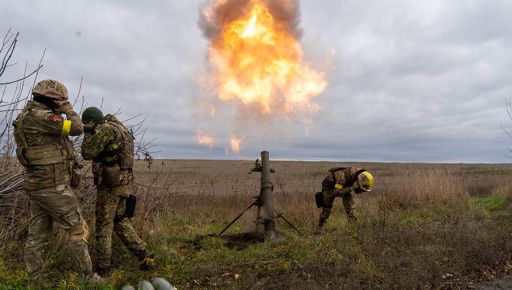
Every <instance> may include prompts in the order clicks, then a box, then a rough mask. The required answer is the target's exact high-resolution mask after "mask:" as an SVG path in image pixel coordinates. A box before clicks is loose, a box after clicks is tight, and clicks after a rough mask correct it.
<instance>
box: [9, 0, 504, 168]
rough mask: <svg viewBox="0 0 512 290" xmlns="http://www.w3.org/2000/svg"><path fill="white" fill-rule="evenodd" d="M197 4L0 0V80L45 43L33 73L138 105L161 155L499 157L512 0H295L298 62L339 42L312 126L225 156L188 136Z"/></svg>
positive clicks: (197, 59)
mask: <svg viewBox="0 0 512 290" xmlns="http://www.w3.org/2000/svg"><path fill="white" fill-rule="evenodd" d="M204 3H205V2H204V1H202V0H197V1H163V0H158V1H152V2H151V3H146V2H141V1H134V0H132V1H123V2H116V1H100V0H93V1H84V0H81V1H64V0H57V1H49V0H42V1H36V2H34V1H28V0H3V1H1V2H0V11H2V24H3V26H2V27H1V29H2V30H0V33H4V32H5V31H6V30H7V29H8V27H11V28H12V29H13V31H19V32H20V39H19V42H18V46H17V49H16V51H15V55H14V61H16V62H17V64H16V65H15V66H13V67H10V68H9V70H8V72H7V74H6V75H4V76H3V77H2V80H5V79H12V78H14V77H15V76H19V75H20V73H21V72H22V70H23V67H24V64H25V62H26V61H27V62H29V67H30V66H35V65H36V64H37V62H38V60H39V58H40V56H41V53H42V51H43V49H45V48H46V55H45V59H44V70H43V71H42V73H41V74H40V76H39V78H40V79H44V78H55V79H59V80H61V81H62V82H64V83H65V84H66V85H67V86H68V88H69V91H70V93H71V94H72V95H75V94H76V93H77V91H78V86H79V82H80V78H81V76H83V77H84V84H83V88H82V93H83V94H85V95H86V96H87V99H88V102H89V104H92V105H97V104H100V103H101V100H102V98H103V104H104V107H103V108H104V110H105V111H108V112H113V111H116V110H117V109H118V108H122V110H123V115H124V116H131V115H135V114H138V113H142V115H143V117H144V118H146V120H147V124H148V127H149V131H148V136H147V138H150V139H151V138H153V137H158V141H157V143H158V144H159V148H158V150H159V151H160V152H159V153H158V156H160V157H167V158H209V159H219V158H248V159H252V158H253V157H257V156H258V154H259V152H260V151H261V150H264V149H267V150H270V152H271V154H272V157H274V158H288V159H297V160H300V159H308V160H311V159H323V160H365V161H379V160H387V161H422V162H423V161H435V162H442V161H450V162H509V160H510V159H508V157H506V153H507V147H508V146H509V144H510V141H511V140H510V139H509V137H508V136H506V135H505V133H504V132H503V131H502V130H501V128H500V123H503V124H504V125H505V126H506V127H512V120H509V119H508V116H507V114H506V108H505V99H506V98H510V97H512V82H511V80H512V55H511V54H510V51H511V50H512V18H510V16H509V13H508V11H511V10H512V2H510V1H506V0H497V1H492V3H491V2H489V1H485V0H475V1H471V2H460V1H442V0H434V1H405V0H388V1H369V0H368V1H359V0H348V1H337V0H325V1H321V3H320V2H319V1H313V0H308V1H305V0H304V1H300V2H299V4H300V24H299V26H300V27H301V28H302V34H301V35H302V38H301V41H302V43H303V45H304V50H305V54H306V56H305V58H306V59H312V60H319V61H321V60H323V59H324V58H325V57H326V56H327V54H328V52H329V51H330V50H331V49H334V50H335V51H336V54H335V56H334V58H333V64H332V69H331V70H330V71H329V72H328V74H327V78H328V81H329V86H328V87H327V89H326V90H325V92H324V93H323V94H322V95H320V96H319V97H318V98H316V100H317V101H318V102H319V105H320V111H319V113H318V115H317V117H316V118H315V123H314V124H313V125H312V126H311V127H310V128H309V130H308V132H307V133H304V132H303V131H302V130H297V129H295V128H294V127H293V126H270V127H265V126H263V127H261V126H260V127H258V128H256V129H258V130H261V134H258V135H257V136H255V137H252V139H250V140H244V147H243V148H242V152H241V153H240V155H233V156H225V155H224V148H225V147H226V146H229V144H218V146H217V147H214V148H211V149H210V148H204V147H201V146H199V145H197V144H196V132H197V129H198V127H197V122H198V119H200V116H197V112H198V110H197V106H198V100H200V99H201V94H200V92H199V88H198V86H197V82H196V79H197V77H198V76H199V75H201V74H202V73H204V70H205V68H204V67H203V64H204V58H205V56H206V54H207V42H206V40H205V39H204V38H203V33H202V31H201V30H200V29H198V26H197V22H198V19H199V9H200V7H202V5H203V4H204ZM27 7H30V9H29V8H27ZM217 122H222V121H221V120H219V121H217ZM217 125H219V124H217ZM210 126H211V127H212V128H215V126H216V124H215V121H212V123H211V124H210ZM283 132H286V133H287V134H283ZM283 136H285V137H283ZM221 137H223V138H225V139H226V140H227V139H229V137H230V136H229V135H228V133H226V136H221Z"/></svg>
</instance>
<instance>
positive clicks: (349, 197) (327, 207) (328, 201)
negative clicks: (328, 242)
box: [318, 189, 356, 227]
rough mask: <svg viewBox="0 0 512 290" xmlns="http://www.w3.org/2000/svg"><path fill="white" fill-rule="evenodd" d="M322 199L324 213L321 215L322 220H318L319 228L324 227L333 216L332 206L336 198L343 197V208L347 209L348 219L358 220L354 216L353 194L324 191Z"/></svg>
mask: <svg viewBox="0 0 512 290" xmlns="http://www.w3.org/2000/svg"><path fill="white" fill-rule="evenodd" d="M322 197H323V204H324V206H323V207H322V212H321V213H320V218H319V220H318V226H319V227H322V226H323V225H324V224H325V222H326V221H327V219H328V218H329V216H330V215H331V211H332V204H333V203H334V199H335V198H336V197H341V198H342V199H343V207H344V208H345V212H346V214H347V218H348V219H349V220H354V219H355V218H356V216H355V215H354V208H355V204H354V197H353V194H352V193H351V192H349V193H345V194H336V193H335V192H334V190H331V189H323V190H322Z"/></svg>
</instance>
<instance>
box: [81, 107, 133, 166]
mask: <svg viewBox="0 0 512 290" xmlns="http://www.w3.org/2000/svg"><path fill="white" fill-rule="evenodd" d="M110 118H115V117H114V116H112V115H106V116H105V119H106V120H107V121H106V122H104V123H102V124H99V125H97V126H96V127H95V128H94V131H92V132H85V134H84V140H83V142H82V156H83V158H84V159H85V160H93V161H94V162H96V163H102V164H109V165H110V164H116V163H117V162H118V161H119V158H120V153H121V150H122V146H123V136H122V134H120V132H118V130H117V128H116V127H115V126H114V125H112V124H111V123H110V122H108V120H109V119H110Z"/></svg>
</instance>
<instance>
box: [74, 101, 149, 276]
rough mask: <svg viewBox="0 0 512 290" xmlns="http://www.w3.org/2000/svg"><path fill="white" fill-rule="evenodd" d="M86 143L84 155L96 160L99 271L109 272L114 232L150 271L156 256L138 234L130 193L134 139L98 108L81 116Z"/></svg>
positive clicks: (97, 255)
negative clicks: (133, 221) (133, 223)
mask: <svg viewBox="0 0 512 290" xmlns="http://www.w3.org/2000/svg"><path fill="white" fill-rule="evenodd" d="M82 119H83V122H84V123H85V125H84V130H85V134H84V140H83V143H82V156H83V157H84V159H86V160H92V161H93V174H94V184H95V185H96V188H97V195H96V243H95V250H96V261H95V267H96V271H97V272H98V273H100V274H103V273H106V272H107V271H108V270H109V268H110V261H111V256H112V232H115V233H116V234H117V236H118V237H119V238H120V239H121V241H122V242H123V244H124V245H125V246H126V247H127V248H128V249H129V250H130V251H131V252H132V253H133V254H134V255H135V256H137V258H139V261H140V268H141V269H142V270H148V269H149V268H151V267H152V266H153V265H154V263H155V260H154V255H153V253H151V252H150V251H148V250H147V247H146V244H145V243H144V242H143V241H142V240H141V238H140V237H139V236H138V235H137V233H136V232H135V230H134V228H133V226H132V224H131V222H130V218H131V217H133V211H134V209H135V201H136V198H135V196H134V195H131V194H130V185H131V183H132V180H133V172H132V168H133V162H134V160H133V159H134V157H133V155H134V146H133V139H134V138H133V136H132V134H131V133H130V132H129V131H128V129H127V128H126V127H125V126H124V125H123V124H122V123H121V122H120V121H119V120H117V118H116V117H115V116H113V115H106V116H103V113H102V112H101V111H100V110H99V109H98V108H95V107H89V108H87V109H85V110H84V112H83V113H82Z"/></svg>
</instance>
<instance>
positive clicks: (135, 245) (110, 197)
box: [95, 185, 146, 270]
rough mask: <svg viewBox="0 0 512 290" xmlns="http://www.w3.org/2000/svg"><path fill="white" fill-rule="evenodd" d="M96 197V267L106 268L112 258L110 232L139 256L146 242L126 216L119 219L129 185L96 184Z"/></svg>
mask: <svg viewBox="0 0 512 290" xmlns="http://www.w3.org/2000/svg"><path fill="white" fill-rule="evenodd" d="M97 189H98V192H97V199H96V244H95V250H96V259H95V265H96V267H97V268H101V269H105V270H106V269H108V268H110V262H111V258H112V233H113V232H115V233H116V234H117V236H118V237H119V239H120V240H121V242H122V243H123V244H124V245H125V246H126V247H127V248H128V250H130V252H132V254H134V255H135V256H137V257H139V258H141V255H143V254H144V252H145V250H146V244H145V243H144V242H143V241H142V240H141V238H140V237H139V236H138V235H137V233H136V232H135V230H134V228H133V226H132V224H131V222H130V220H129V219H128V218H124V219H121V218H120V217H122V216H123V214H124V210H125V208H126V197H128V196H129V186H128V185H120V186H115V187H108V186H104V185H99V186H98V188H97Z"/></svg>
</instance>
